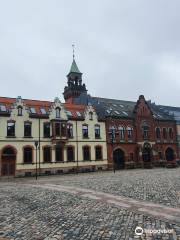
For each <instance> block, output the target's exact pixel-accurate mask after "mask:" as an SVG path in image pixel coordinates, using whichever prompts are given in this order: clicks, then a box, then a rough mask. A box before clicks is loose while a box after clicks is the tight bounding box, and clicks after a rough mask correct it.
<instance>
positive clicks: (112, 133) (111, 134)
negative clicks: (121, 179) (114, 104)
mask: <svg viewBox="0 0 180 240" xmlns="http://www.w3.org/2000/svg"><path fill="white" fill-rule="evenodd" d="M110 123H111V125H114V124H112V123H114V122H113V120H112V111H111V114H110ZM114 131H115V129H114V126H111V131H110V142H111V147H112V159H113V171H114V173H115V161H114V156H113V149H114V140H115V134H114Z"/></svg>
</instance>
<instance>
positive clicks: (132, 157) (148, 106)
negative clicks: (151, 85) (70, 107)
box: [64, 64, 179, 169]
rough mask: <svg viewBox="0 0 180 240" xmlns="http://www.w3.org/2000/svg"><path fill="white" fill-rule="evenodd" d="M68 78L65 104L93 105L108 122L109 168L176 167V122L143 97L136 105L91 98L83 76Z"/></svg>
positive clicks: (100, 116)
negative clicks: (83, 82)
mask: <svg viewBox="0 0 180 240" xmlns="http://www.w3.org/2000/svg"><path fill="white" fill-rule="evenodd" d="M75 67H76V71H77V72H78V74H77V76H76V78H75V79H72V78H71V76H68V86H66V87H65V91H64V97H65V101H66V102H71V103H75V104H91V105H93V106H94V108H95V109H96V112H97V114H98V117H99V120H105V121H106V137H107V151H108V165H109V168H114V169H121V168H132V167H153V166H176V162H177V160H178V159H179V156H178V155H179V154H178V144H177V129H176V121H175V119H174V117H173V116H171V115H170V114H168V113H166V112H165V111H164V110H163V109H161V108H160V106H158V105H155V104H153V103H151V101H146V100H145V98H144V96H143V95H141V96H140V97H139V99H138V101H137V102H131V101H122V100H115V99H106V98H99V97H91V96H90V95H88V94H87V90H86V87H85V84H84V85H82V79H81V75H82V74H81V73H80V72H79V70H78V68H77V65H76V64H75Z"/></svg>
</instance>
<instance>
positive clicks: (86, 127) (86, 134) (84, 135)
mask: <svg viewBox="0 0 180 240" xmlns="http://www.w3.org/2000/svg"><path fill="white" fill-rule="evenodd" d="M82 134H83V138H88V126H87V125H83V127H82Z"/></svg>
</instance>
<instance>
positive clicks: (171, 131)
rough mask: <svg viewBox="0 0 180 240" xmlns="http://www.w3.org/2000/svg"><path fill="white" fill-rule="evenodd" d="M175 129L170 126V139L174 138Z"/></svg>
mask: <svg viewBox="0 0 180 240" xmlns="http://www.w3.org/2000/svg"><path fill="white" fill-rule="evenodd" d="M173 137H174V136H173V130H172V128H169V138H170V139H173Z"/></svg>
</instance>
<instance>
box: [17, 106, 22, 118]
mask: <svg viewBox="0 0 180 240" xmlns="http://www.w3.org/2000/svg"><path fill="white" fill-rule="evenodd" d="M17 109H18V116H22V107H21V106H18V108H17Z"/></svg>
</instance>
